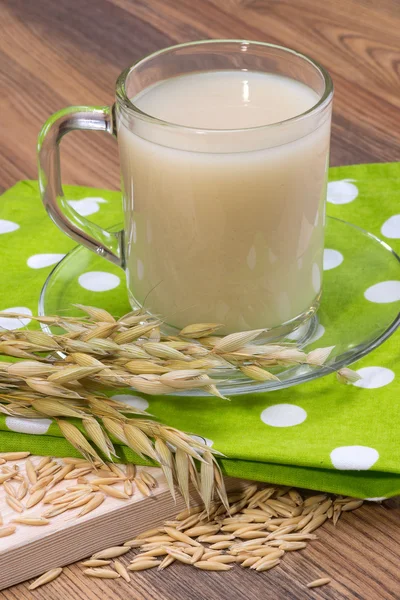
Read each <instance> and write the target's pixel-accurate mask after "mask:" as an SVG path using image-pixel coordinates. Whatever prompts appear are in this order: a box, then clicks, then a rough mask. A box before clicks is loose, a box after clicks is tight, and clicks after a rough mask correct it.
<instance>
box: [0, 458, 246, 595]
mask: <svg viewBox="0 0 400 600" xmlns="http://www.w3.org/2000/svg"><path fill="white" fill-rule="evenodd" d="M32 459H33V461H34V462H38V460H40V457H32ZM8 464H9V465H14V464H18V465H19V467H20V470H21V473H22V474H25V468H24V461H15V462H12V463H8ZM140 470H141V467H138V473H140ZM146 471H148V472H150V473H151V474H152V475H153V477H155V478H156V479H157V481H158V487H157V488H155V489H154V490H153V495H152V497H150V498H143V496H142V495H141V494H140V492H139V491H138V490H137V489H135V491H134V494H133V496H132V497H131V498H130V499H129V500H117V499H115V498H111V497H107V498H106V500H105V501H104V502H103V504H101V505H100V506H99V507H98V508H97V509H95V510H94V511H92V512H91V513H89V514H87V515H84V516H83V517H79V518H78V517H77V514H78V513H79V511H80V510H81V509H82V507H81V508H77V509H75V510H70V511H67V512H65V513H62V514H60V515H58V516H57V517H53V518H52V519H51V521H50V523H49V525H45V526H40V527H38V526H37V527H34V526H29V525H17V530H16V532H15V533H14V534H12V535H10V536H7V537H4V538H0V590H1V589H4V588H6V587H9V586H11V585H14V584H16V583H20V582H21V581H25V580H26V579H30V578H31V577H36V576H37V575H40V574H42V573H43V572H45V571H47V570H49V569H51V568H53V567H60V566H64V565H67V564H70V563H73V562H76V561H78V560H81V559H83V558H86V557H88V556H90V555H91V554H93V553H94V552H97V551H99V550H103V549H104V548H107V547H109V546H114V545H118V544H122V543H123V542H125V541H127V540H129V539H132V538H134V537H135V536H136V535H137V534H139V533H140V532H142V531H144V530H146V529H151V528H153V527H156V526H160V525H161V524H162V522H163V521H164V520H166V519H170V518H173V517H174V516H175V515H176V514H177V513H178V512H179V511H181V510H183V508H185V505H184V502H183V499H182V498H181V496H180V495H179V494H178V495H177V498H176V504H175V503H174V501H173V499H172V497H171V494H170V492H169V490H168V487H167V485H166V483H165V479H164V476H163V473H162V471H161V469H156V468H151V469H150V468H148V467H146ZM75 483H76V481H75V480H74V481H63V482H61V483H59V484H57V485H56V486H54V488H52V490H51V491H56V490H59V489H60V490H61V489H63V488H66V487H69V486H71V485H75ZM226 483H227V488H228V489H233V488H235V489H240V488H243V486H244V485H245V482H243V481H240V480H234V479H227V480H226ZM115 487H117V488H119V489H121V490H122V489H123V487H122V484H121V485H120V484H117V486H115ZM5 496H6V494H5V491H4V486H2V485H0V514H1V516H2V518H3V521H4V525H7V524H11V521H12V519H14V518H15V517H16V516H18V515H17V513H16V512H14V511H13V510H12V509H11V508H10V507H9V506H8V504H7V503H6V501H5ZM191 500H192V504H193V505H195V504H199V497H198V496H197V494H196V493H195V492H194V491H193V490H192V492H191ZM22 502H24V501H22ZM48 507H50V505H49V504H45V505H43V504H42V503H39V504H38V505H36V506H34V507H33V508H30V509H27V510H26V511H24V513H23V515H24V516H27V517H28V516H29V517H32V516H36V517H37V516H40V515H41V514H42V513H43V512H44V511H45V510H46V509H47V508H48Z"/></svg>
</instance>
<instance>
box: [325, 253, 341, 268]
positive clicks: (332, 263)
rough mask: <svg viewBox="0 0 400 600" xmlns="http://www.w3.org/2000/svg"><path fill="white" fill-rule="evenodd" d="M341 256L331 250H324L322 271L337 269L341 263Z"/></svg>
mask: <svg viewBox="0 0 400 600" xmlns="http://www.w3.org/2000/svg"><path fill="white" fill-rule="evenodd" d="M343 260H344V259H343V254H342V253H341V252H339V251H338V250H332V249H331V248H325V250H324V271H329V270H330V269H334V268H335V267H338V266H339V265H341V264H342V262H343Z"/></svg>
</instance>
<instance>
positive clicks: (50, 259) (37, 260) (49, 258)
mask: <svg viewBox="0 0 400 600" xmlns="http://www.w3.org/2000/svg"><path fill="white" fill-rule="evenodd" d="M64 256H65V254H33V255H32V256H30V257H29V258H28V260H27V261H26V264H27V265H28V267H30V268H31V269H42V268H43V267H50V265H55V264H56V263H58V262H60V260H61V259H62V258H64Z"/></svg>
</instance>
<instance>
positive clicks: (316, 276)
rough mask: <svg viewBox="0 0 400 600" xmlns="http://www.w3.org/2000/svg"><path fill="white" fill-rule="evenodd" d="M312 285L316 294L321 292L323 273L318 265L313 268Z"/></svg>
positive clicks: (315, 264)
mask: <svg viewBox="0 0 400 600" xmlns="http://www.w3.org/2000/svg"><path fill="white" fill-rule="evenodd" d="M312 285H313V288H314V291H315V293H316V294H318V292H319V291H320V290H321V273H320V270H319V266H318V265H317V263H314V264H313V266H312Z"/></svg>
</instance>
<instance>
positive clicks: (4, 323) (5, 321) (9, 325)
mask: <svg viewBox="0 0 400 600" xmlns="http://www.w3.org/2000/svg"><path fill="white" fill-rule="evenodd" d="M0 312H5V313H20V314H23V315H31V314H32V311H31V309H30V308H27V307H26V306H13V307H12V308H4V309H3V310H2V311H0ZM31 320H32V319H28V318H25V317H9V318H8V317H0V330H1V329H9V330H10V329H20V328H21V327H25V326H26V325H28V323H30V322H31Z"/></svg>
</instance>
